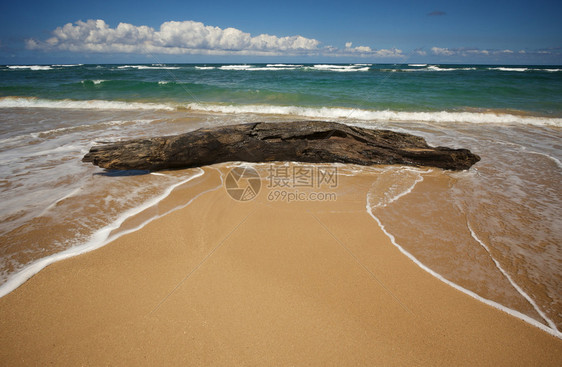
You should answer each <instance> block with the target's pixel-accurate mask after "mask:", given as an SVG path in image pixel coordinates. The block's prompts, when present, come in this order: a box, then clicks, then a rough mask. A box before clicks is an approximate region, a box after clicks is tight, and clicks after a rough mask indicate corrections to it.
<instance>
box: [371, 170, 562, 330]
mask: <svg viewBox="0 0 562 367" xmlns="http://www.w3.org/2000/svg"><path fill="white" fill-rule="evenodd" d="M419 182H421V181H418V180H416V181H415V183H414V184H413V185H411V186H410V187H409V188H407V189H406V190H405V192H407V193H409V192H411V191H412V190H413V189H414V187H415V185H416V184H417V183H419ZM398 195H400V196H404V195H405V194H403V193H400V194H398ZM398 195H396V196H398ZM396 200H397V198H396V199H394V200H393V201H396ZM381 204H383V203H378V204H373V203H371V196H370V195H369V194H368V195H367V200H366V206H365V207H366V210H367V213H368V214H369V215H370V216H371V218H373V219H374V220H375V221H376V222H377V224H378V225H379V227H380V229H381V230H382V231H383V232H384V234H385V235H386V236H387V237H388V238H389V240H390V242H391V243H392V244H393V245H394V246H395V247H396V248H397V249H398V250H399V251H400V252H401V253H402V254H404V255H406V257H408V258H409V259H410V260H411V261H413V262H414V263H415V264H416V265H417V266H419V267H420V268H421V269H423V270H424V271H426V272H428V273H429V274H431V275H432V276H434V277H435V278H437V279H439V280H440V281H442V282H443V283H445V284H447V285H449V286H451V287H453V288H455V289H457V290H459V291H461V292H463V293H465V294H467V295H469V296H471V297H472V298H475V299H476V300H478V301H480V302H482V303H485V304H487V305H489V306H492V307H494V308H496V309H498V310H501V311H503V312H505V313H507V314H509V315H511V316H514V317H517V318H519V319H521V320H523V321H525V322H527V323H529V324H531V325H533V326H535V327H537V328H539V329H541V330H543V331H545V332H547V333H549V334H551V335H553V336H555V337H557V338H560V339H562V333H561V332H559V331H558V330H557V329H556V328H550V327H548V326H546V325H544V324H542V323H540V322H538V321H536V320H535V319H533V318H531V317H529V316H527V315H525V314H522V313H521V312H519V311H516V310H513V309H511V308H508V307H506V306H504V305H501V304H499V303H497V302H494V301H491V300H489V299H487V298H484V297H482V296H480V295H478V294H476V293H474V292H472V291H470V290H468V289H466V288H464V287H461V286H460V285H458V284H456V283H453V282H451V281H450V280H448V279H446V278H445V277H443V276H442V275H441V274H439V273H437V272H435V271H434V270H432V269H431V268H429V267H427V266H426V265H425V264H423V263H422V262H421V261H419V260H418V259H417V258H416V257H415V256H414V255H412V254H411V253H409V252H408V251H406V250H405V249H404V248H403V247H402V246H400V245H399V244H398V243H397V242H396V238H395V237H394V236H393V235H392V234H391V233H390V232H388V231H387V230H386V228H385V226H384V225H383V224H382V222H381V221H380V219H379V218H378V217H377V216H375V215H374V213H373V209H375V208H377V207H379V206H380V205H381ZM386 204H387V203H386ZM386 204H384V205H386Z"/></svg>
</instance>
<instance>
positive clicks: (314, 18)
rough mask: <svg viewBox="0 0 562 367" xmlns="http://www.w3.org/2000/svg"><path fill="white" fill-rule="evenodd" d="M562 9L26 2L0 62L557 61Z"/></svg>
mask: <svg viewBox="0 0 562 367" xmlns="http://www.w3.org/2000/svg"><path fill="white" fill-rule="evenodd" d="M561 15H562V2H561V1H559V0H558V1H543V0H535V1H521V0H511V1H504V0H487V1H481V0H474V1H431V0H428V1H406V0H392V1H389V0H386V1H378V0H372V1H357V0H347V1H332V0H325V1H314V2H313V1H307V0H299V1H294V0H277V1H273V2H265V1H263V0H262V1H255V0H238V1H233V0H229V1H223V0H213V1H190V0H188V1H178V0H159V1H154V0H153V1H147V0H135V1H130V0H123V1H115V0H114V1H105V0H100V1H88V2H78V1H69V0H58V1H44V0H43V1H37V0H28V1H26V0H22V1H17V2H16V1H10V2H4V4H3V5H2V11H1V12H0V64H52V63H131V62H136V63H179V62H182V63H184V62H185V63H212V62H218V63H223V62H241V63H244V62H311V63H314V62H331V63H349V62H361V63H453V64H469V63H478V64H547V65H560V64H562V21H560V17H561Z"/></svg>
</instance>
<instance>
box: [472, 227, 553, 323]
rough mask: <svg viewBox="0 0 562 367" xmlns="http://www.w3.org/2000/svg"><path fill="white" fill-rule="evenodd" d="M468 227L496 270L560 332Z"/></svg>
mask: <svg viewBox="0 0 562 367" xmlns="http://www.w3.org/2000/svg"><path fill="white" fill-rule="evenodd" d="M466 225H467V227H468V230H469V231H470V235H471V236H472V238H474V240H475V241H476V242H478V243H479V244H480V246H482V247H483V248H484V250H486V252H487V253H488V255H490V258H491V259H492V261H493V262H494V264H495V265H496V268H497V269H498V270H499V271H500V272H501V273H502V274H503V275H504V276H505V277H506V279H507V280H508V281H509V283H511V285H512V286H513V288H515V290H516V291H517V292H518V293H519V294H520V295H521V296H523V298H525V299H526V300H527V301H528V302H529V303H530V304H531V306H533V308H534V309H535V311H537V313H538V314H539V315H540V316H541V317H542V318H543V320H544V321H546V323H547V324H548V326H550V328H551V329H553V330H558V329H557V328H556V324H554V322H553V321H552V320H551V319H549V318H548V316H546V315H545V313H544V312H542V310H541V309H540V308H539V306H538V305H537V303H536V302H535V301H534V300H533V299H532V298H531V297H530V296H529V295H528V294H527V293H526V292H525V291H524V290H523V289H521V287H520V286H519V285H518V284H517V283H515V281H514V280H513V279H512V278H511V276H510V275H509V274H508V273H507V272H506V271H505V270H504V269H503V267H502V266H501V264H500V263H499V262H498V261H497V260H496V259H495V258H494V257H493V256H492V253H491V252H490V248H489V247H488V246H486V244H485V243H484V242H482V240H480V238H478V236H477V235H476V233H474V231H473V230H472V227H471V226H470V223H469V222H467V223H466Z"/></svg>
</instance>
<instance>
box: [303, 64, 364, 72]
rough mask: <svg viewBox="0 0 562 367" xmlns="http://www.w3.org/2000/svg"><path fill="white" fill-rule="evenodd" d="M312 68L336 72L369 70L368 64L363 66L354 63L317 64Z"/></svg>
mask: <svg viewBox="0 0 562 367" xmlns="http://www.w3.org/2000/svg"><path fill="white" fill-rule="evenodd" d="M313 69H315V70H322V71H337V72H354V71H369V67H368V66H363V65H361V64H355V65H331V64H317V65H314V66H313Z"/></svg>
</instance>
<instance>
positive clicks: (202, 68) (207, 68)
mask: <svg viewBox="0 0 562 367" xmlns="http://www.w3.org/2000/svg"><path fill="white" fill-rule="evenodd" d="M195 69H198V70H213V69H216V67H214V66H196V67H195Z"/></svg>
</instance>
